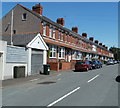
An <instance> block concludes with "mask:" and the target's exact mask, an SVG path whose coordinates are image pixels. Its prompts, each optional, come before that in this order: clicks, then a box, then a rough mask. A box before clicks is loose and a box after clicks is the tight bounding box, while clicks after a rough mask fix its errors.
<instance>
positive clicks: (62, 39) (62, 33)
mask: <svg viewBox="0 0 120 108" xmlns="http://www.w3.org/2000/svg"><path fill="white" fill-rule="evenodd" d="M63 36H64V34H63V32H61V41H63Z"/></svg>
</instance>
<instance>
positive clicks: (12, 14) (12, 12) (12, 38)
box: [11, 10, 13, 45]
mask: <svg viewBox="0 0 120 108" xmlns="http://www.w3.org/2000/svg"><path fill="white" fill-rule="evenodd" d="M11 45H13V10H12V16H11Z"/></svg>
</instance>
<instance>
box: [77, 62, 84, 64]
mask: <svg viewBox="0 0 120 108" xmlns="http://www.w3.org/2000/svg"><path fill="white" fill-rule="evenodd" d="M76 64H85V62H76Z"/></svg>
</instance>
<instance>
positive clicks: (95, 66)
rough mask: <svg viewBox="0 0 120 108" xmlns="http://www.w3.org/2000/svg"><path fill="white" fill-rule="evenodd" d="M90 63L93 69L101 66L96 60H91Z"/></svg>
mask: <svg viewBox="0 0 120 108" xmlns="http://www.w3.org/2000/svg"><path fill="white" fill-rule="evenodd" d="M90 64H91V66H92V69H97V68H99V65H98V62H97V61H96V60H93V61H90Z"/></svg>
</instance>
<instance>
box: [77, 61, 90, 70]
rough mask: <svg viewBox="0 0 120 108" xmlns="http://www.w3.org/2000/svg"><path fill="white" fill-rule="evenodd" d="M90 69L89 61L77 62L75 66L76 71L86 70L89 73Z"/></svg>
mask: <svg viewBox="0 0 120 108" xmlns="http://www.w3.org/2000/svg"><path fill="white" fill-rule="evenodd" d="M89 69H91V65H90V63H89V61H80V62H76V64H75V70H76V71H78V70H86V71H88V70H89Z"/></svg>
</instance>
